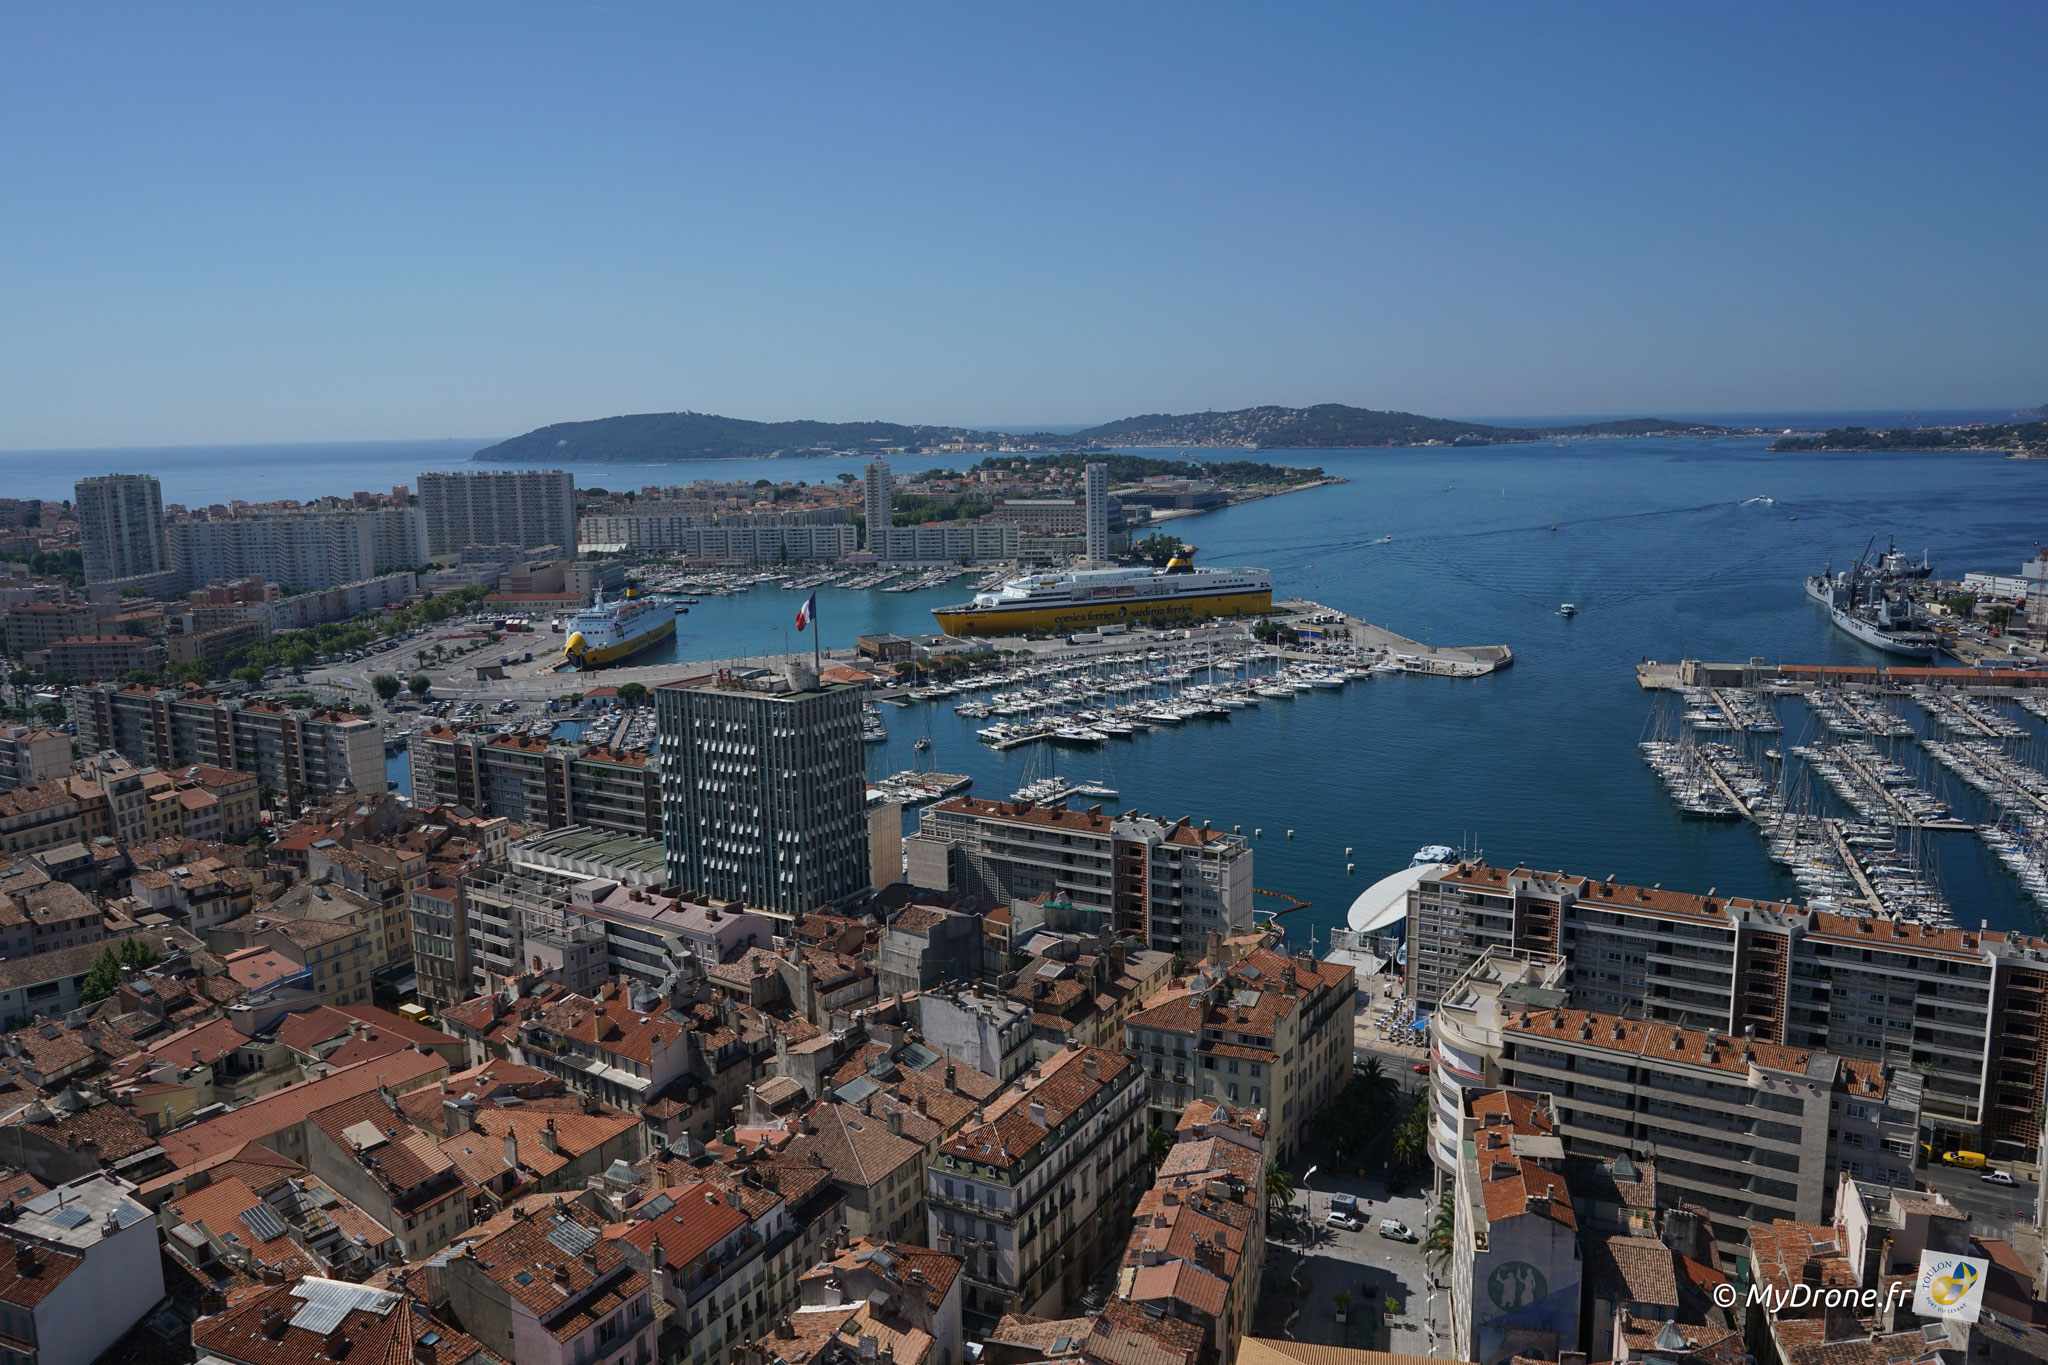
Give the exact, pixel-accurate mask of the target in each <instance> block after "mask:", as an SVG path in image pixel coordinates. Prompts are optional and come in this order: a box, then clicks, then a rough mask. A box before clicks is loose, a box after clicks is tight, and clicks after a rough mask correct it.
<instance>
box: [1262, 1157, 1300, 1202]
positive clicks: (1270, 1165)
mask: <svg viewBox="0 0 2048 1365" xmlns="http://www.w3.org/2000/svg"><path fill="white" fill-rule="evenodd" d="M1293 1202H1294V1176H1293V1174H1292V1173H1291V1172H1290V1171H1289V1170H1288V1169H1287V1168H1286V1167H1285V1166H1282V1165H1281V1164H1280V1163H1279V1162H1277V1161H1269V1162H1267V1163H1266V1207H1267V1208H1269V1209H1278V1208H1285V1207H1286V1206H1287V1205H1289V1204H1292V1203H1293Z"/></svg>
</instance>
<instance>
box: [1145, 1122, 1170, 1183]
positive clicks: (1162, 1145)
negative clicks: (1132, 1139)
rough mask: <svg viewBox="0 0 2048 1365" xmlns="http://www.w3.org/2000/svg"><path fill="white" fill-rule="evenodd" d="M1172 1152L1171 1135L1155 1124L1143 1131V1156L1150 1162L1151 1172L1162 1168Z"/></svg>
mask: <svg viewBox="0 0 2048 1365" xmlns="http://www.w3.org/2000/svg"><path fill="white" fill-rule="evenodd" d="M1172 1151H1173V1134H1171V1133H1169V1132H1167V1131H1166V1130H1165V1129H1164V1128H1161V1127H1160V1126H1159V1125H1158V1124H1156V1123H1155V1124H1153V1125H1152V1126H1151V1127H1149V1128H1147V1129H1146V1130H1145V1155H1146V1157H1147V1159H1148V1160H1150V1161H1151V1163H1152V1169H1153V1170H1155V1171H1156V1170H1158V1169H1159V1168H1160V1167H1161V1166H1164V1165H1165V1164H1166V1158H1167V1156H1168V1155H1169V1154H1170V1153H1171V1152H1172Z"/></svg>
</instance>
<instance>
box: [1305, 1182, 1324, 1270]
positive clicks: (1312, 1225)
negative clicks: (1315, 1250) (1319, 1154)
mask: <svg viewBox="0 0 2048 1365" xmlns="http://www.w3.org/2000/svg"><path fill="white" fill-rule="evenodd" d="M1321 1169H1322V1167H1320V1166H1311V1167H1309V1168H1308V1169H1307V1170H1305V1171H1303V1172H1302V1173H1301V1202H1302V1203H1303V1204H1305V1205H1306V1206H1307V1208H1308V1219H1307V1223H1306V1225H1305V1226H1304V1227H1303V1228H1302V1232H1301V1247H1302V1250H1303V1251H1304V1252H1306V1251H1307V1250H1308V1243H1309V1238H1311V1237H1313V1236H1315V1235H1316V1192H1315V1190H1314V1189H1312V1188H1310V1186H1309V1183H1308V1182H1309V1181H1311V1180H1313V1179H1315V1174H1316V1172H1317V1171H1320V1170H1321Z"/></svg>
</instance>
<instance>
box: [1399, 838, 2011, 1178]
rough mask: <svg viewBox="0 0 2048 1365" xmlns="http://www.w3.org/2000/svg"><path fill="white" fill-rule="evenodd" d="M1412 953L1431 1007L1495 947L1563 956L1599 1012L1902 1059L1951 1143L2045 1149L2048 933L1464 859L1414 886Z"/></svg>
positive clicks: (1415, 981) (1573, 984) (1580, 1000)
mask: <svg viewBox="0 0 2048 1365" xmlns="http://www.w3.org/2000/svg"><path fill="white" fill-rule="evenodd" d="M1408 942H1409V945H1410V947H1409V954H1410V962H1409V976H1408V985H1409V992H1410V996H1411V998H1412V999H1413V1000H1414V1002H1415V1003H1416V1005H1417V1006H1418V1007H1421V1008H1424V1009H1428V1008H1433V1007H1434V1006H1435V1005H1436V1003H1437V1002H1438V1001H1439V1000H1441V999H1442V998H1443V997H1444V995H1445V993H1446V992H1447V991H1449V990H1450V988H1451V987H1452V986H1453V984H1454V983H1455V982H1456V981H1457V980H1458V979H1459V977H1460V976H1462V975H1463V973H1464V971H1465V969H1466V968H1467V967H1468V966H1469V965H1471V963H1472V962H1474V961H1475V960H1477V959H1478V957H1479V956H1480V955H1481V954H1483V953H1484V952H1486V951H1487V950H1488V949H1489V948H1502V949H1510V950H1515V951H1527V952H1535V953H1543V954H1548V955H1552V956H1555V957H1557V958H1560V959H1562V960H1563V961H1564V962H1565V964H1566V969H1565V977H1564V980H1563V981H1562V983H1561V984H1562V985H1563V986H1564V987H1565V988H1566V989H1568V990H1569V991H1570V993H1571V998H1572V1000H1573V1001H1574V1003H1576V1004H1579V1005H1582V1006H1584V1007H1586V1008H1589V1009H1595V1010H1599V1011H1602V1012H1610V1011H1611V1012H1619V1011H1621V1010H1623V1009H1624V1008H1627V1009H1631V1010H1635V1011H1637V1012H1639V1013H1640V1015H1641V1016H1642V1017H1644V1018H1646V1019H1649V1020H1651V1021H1656V1022H1665V1023H1671V1024H1675V1025H1679V1026H1682V1027H1685V1028H1688V1029H1699V1030H1708V1029H1711V1030H1715V1031H1717V1032H1720V1033H1725V1034H1735V1035H1746V1034H1748V1033H1750V1032H1751V1031H1753V1032H1754V1036H1755V1038H1756V1040H1757V1041H1759V1042H1777V1043H1783V1044H1786V1045H1787V1046H1791V1047H1795V1048H1802V1049H1807V1050H1810V1051H1826V1052H1829V1053H1832V1054H1834V1055H1836V1056H1841V1057H1858V1058H1867V1059H1873V1060H1883V1061H1889V1062H1891V1063H1893V1065H1894V1066H1895V1068H1897V1069H1900V1070H1905V1069H1911V1070H1913V1071H1916V1072H1917V1073H1919V1076H1920V1080H1921V1083H1922V1104H1923V1109H1924V1114H1925V1118H1926V1122H1927V1124H1928V1126H1929V1128H1930V1129H1931V1130H1933V1132H1934V1134H1935V1136H1936V1137H1937V1138H1939V1139H1941V1140H1944V1141H1949V1142H1953V1143H1957V1144H1959V1145H1961V1146H1964V1147H1969V1148H1972V1149H1973V1150H1978V1151H1985V1152H1990V1153H1993V1154H1994V1155H2003V1156H2007V1157H2020V1158H2022V1159H2024V1158H2027V1157H2030V1156H2031V1154H2032V1153H2033V1152H2034V1151H2035V1150H2036V1149H2037V1148H2038V1146H2039V1144H2040V1140H2041V1123H2040V1120H2039V1119H2038V1118H2037V1113H2038V1111H2039V1110H2040V1109H2041V1107H2042V1106H2043V1104H2044V1103H2048V1032H2044V1019H2043V1015H2044V1009H2048V940H2043V939H2040V938H2033V937H2028V936H2025V935H2021V934H2018V933H2016V932H2015V933H2005V934H1994V933H1990V932H1986V931H1984V930H1981V929H1967V928H1939V927H1936V926H1933V925H1927V924H1918V923H1911V922H1905V921H1895V920H1890V919H1878V918H1858V917H1854V916H1847V915H1840V914H1836V913H1833V912H1831V911H1825V910H1814V909H1810V908H1808V907H1805V906H1799V905H1789V904H1783V903H1779V902H1772V901H1758V900H1752V899H1748V898H1745V897H1739V896H1719V895H1716V894H1715V893H1714V891H1713V890H1711V889H1710V890H1709V891H1708V893H1707V894H1706V895H1703V896H1702V895H1694V894H1690V893H1685V892H1677V891H1669V890H1665V889H1662V888H1659V887H1640V886H1629V885H1626V884H1623V883H1620V882H1617V881H1614V880H1612V879H1608V880H1599V879H1594V878H1588V877H1580V876H1574V875H1570V874H1566V873H1562V872H1538V871H1532V870H1530V869H1527V868H1520V867H1517V868H1512V869H1507V868H1497V867H1488V866H1485V865H1483V864H1479V863H1472V862H1465V863H1459V864H1455V865H1452V866H1448V867H1446V868H1444V869H1443V870H1442V871H1441V872H1438V873H1434V874H1432V875H1430V876H1427V877H1424V878H1423V879H1422V880H1421V882H1420V883H1419V884H1418V885H1417V887H1416V888H1415V890H1414V891H1413V892H1411V893H1410V895H1409V903H1408ZM1993 1021H1996V1026H1995V1027H1994V1022H1993Z"/></svg>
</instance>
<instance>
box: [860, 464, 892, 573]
mask: <svg viewBox="0 0 2048 1365" xmlns="http://www.w3.org/2000/svg"><path fill="white" fill-rule="evenodd" d="M895 509H896V483H895V476H894V475H893V474H891V473H890V472H889V464H888V461H886V460H874V461H871V462H870V463H869V464H868V466H867V468H866V469H864V470H862V471H861V512H862V514H863V515H864V516H865V517H866V518H867V525H868V548H869V549H870V550H873V551H874V552H875V553H876V554H878V555H879V554H881V553H882V552H881V548H880V545H881V542H880V541H878V540H877V539H876V535H877V533H885V532H887V531H888V530H889V529H890V528H891V527H892V526H893V525H894V518H895ZM885 538H886V537H885ZM882 557H883V558H885V559H886V558H887V557H888V556H886V555H883V556H882Z"/></svg>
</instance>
